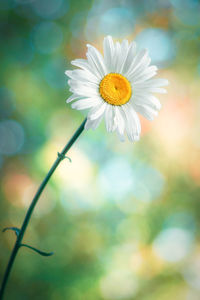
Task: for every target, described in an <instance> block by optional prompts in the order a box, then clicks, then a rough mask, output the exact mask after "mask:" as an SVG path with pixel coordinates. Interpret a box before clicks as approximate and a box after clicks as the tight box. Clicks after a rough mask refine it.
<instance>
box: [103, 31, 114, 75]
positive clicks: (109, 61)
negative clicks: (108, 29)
mask: <svg viewBox="0 0 200 300" xmlns="http://www.w3.org/2000/svg"><path fill="white" fill-rule="evenodd" d="M103 51H104V61H105V65H106V67H107V71H108V73H110V72H112V71H113V58H114V54H115V47H114V43H113V39H112V37H111V36H107V37H105V38H104V42H103Z"/></svg>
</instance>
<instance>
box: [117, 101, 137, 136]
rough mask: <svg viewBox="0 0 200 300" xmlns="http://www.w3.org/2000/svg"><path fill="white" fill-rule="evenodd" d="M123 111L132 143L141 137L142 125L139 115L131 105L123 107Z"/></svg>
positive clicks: (127, 104)
mask: <svg viewBox="0 0 200 300" xmlns="http://www.w3.org/2000/svg"><path fill="white" fill-rule="evenodd" d="M122 109H123V111H124V113H125V118H126V120H125V124H126V132H127V136H128V138H129V140H130V141H132V142H133V141H135V140H138V139H139V136H140V131H141V125H140V120H139V118H138V116H137V114H136V113H135V111H134V109H133V108H132V106H131V105H130V104H129V103H126V104H124V105H122Z"/></svg>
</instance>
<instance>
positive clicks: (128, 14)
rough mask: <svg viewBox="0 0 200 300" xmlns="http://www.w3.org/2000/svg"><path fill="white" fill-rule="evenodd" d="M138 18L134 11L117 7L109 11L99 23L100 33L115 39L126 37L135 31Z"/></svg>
mask: <svg viewBox="0 0 200 300" xmlns="http://www.w3.org/2000/svg"><path fill="white" fill-rule="evenodd" d="M135 22H136V16H135V15H134V13H133V10H129V9H128V8H126V7H115V8H112V9H109V10H107V11H106V12H105V13H104V14H103V15H102V17H101V18H100V22H99V32H100V33H102V34H104V35H107V34H110V35H112V36H114V37H118V38H119V37H125V36H127V35H129V34H131V33H132V32H133V30H134V25H135Z"/></svg>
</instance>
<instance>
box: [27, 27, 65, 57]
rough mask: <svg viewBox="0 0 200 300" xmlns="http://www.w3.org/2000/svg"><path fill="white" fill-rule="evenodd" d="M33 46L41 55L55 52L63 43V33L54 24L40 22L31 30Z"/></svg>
mask: <svg viewBox="0 0 200 300" xmlns="http://www.w3.org/2000/svg"><path fill="white" fill-rule="evenodd" d="M32 38H33V44H34V46H35V49H36V50H37V51H38V52H40V53H42V54H50V53H52V52H55V51H56V50H57V49H58V48H59V47H60V45H61V43H62V41H63V32H62V29H61V27H60V26H59V25H57V24H55V23H54V22H42V23H40V24H38V25H36V27H35V28H34V29H33V35H32Z"/></svg>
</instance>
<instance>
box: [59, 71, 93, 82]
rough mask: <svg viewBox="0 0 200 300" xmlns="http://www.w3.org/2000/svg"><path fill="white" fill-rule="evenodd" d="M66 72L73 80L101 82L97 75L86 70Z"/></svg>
mask: <svg viewBox="0 0 200 300" xmlns="http://www.w3.org/2000/svg"><path fill="white" fill-rule="evenodd" d="M65 74H66V75H67V76H68V77H69V78H71V79H73V80H79V81H83V82H87V81H90V82H93V83H96V84H99V80H98V79H97V78H96V76H95V75H93V74H92V73H91V72H89V71H86V70H72V71H71V70H67V71H65Z"/></svg>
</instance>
